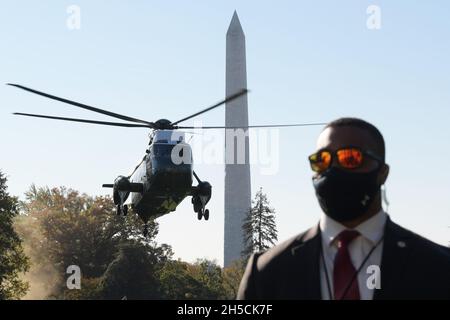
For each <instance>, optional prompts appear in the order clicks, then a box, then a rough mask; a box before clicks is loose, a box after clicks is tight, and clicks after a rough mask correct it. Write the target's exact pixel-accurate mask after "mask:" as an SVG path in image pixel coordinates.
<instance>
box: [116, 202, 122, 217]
mask: <svg viewBox="0 0 450 320" xmlns="http://www.w3.org/2000/svg"><path fill="white" fill-rule="evenodd" d="M116 213H117V215H118V216H120V214H121V213H122V209H121V208H120V204H118V205H117V207H116Z"/></svg>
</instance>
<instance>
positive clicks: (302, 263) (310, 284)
mask: <svg viewBox="0 0 450 320" xmlns="http://www.w3.org/2000/svg"><path fill="white" fill-rule="evenodd" d="M297 241H298V242H299V244H298V245H296V246H294V247H292V249H291V253H292V255H293V257H294V261H295V265H296V268H295V272H294V274H293V275H294V279H292V281H293V282H294V283H297V284H298V286H292V287H294V288H296V291H295V292H292V296H293V298H294V299H313V300H319V299H321V292H320V270H319V266H320V264H319V261H320V260H319V257H320V246H321V244H322V241H321V236H320V228H319V226H318V225H317V226H316V227H313V228H311V229H309V230H308V231H307V232H306V233H305V234H304V235H303V236H302V237H300V238H299V239H298V240H297Z"/></svg>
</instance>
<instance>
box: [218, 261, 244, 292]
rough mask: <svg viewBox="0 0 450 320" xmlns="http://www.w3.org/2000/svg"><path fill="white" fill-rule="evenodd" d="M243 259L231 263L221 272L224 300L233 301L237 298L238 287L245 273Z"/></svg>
mask: <svg viewBox="0 0 450 320" xmlns="http://www.w3.org/2000/svg"><path fill="white" fill-rule="evenodd" d="M245 262H246V261H245V259H239V260H235V261H233V262H232V263H231V264H230V265H229V266H228V267H225V268H223V270H222V282H223V290H224V299H227V300H234V299H236V297H237V294H238V290H239V285H240V283H241V280H242V276H243V275H244V271H245Z"/></svg>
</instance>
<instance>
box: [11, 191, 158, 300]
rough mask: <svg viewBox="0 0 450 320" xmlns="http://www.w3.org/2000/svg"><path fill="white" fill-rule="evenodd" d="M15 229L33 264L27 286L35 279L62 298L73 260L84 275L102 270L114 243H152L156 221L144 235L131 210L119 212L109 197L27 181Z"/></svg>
mask: <svg viewBox="0 0 450 320" xmlns="http://www.w3.org/2000/svg"><path fill="white" fill-rule="evenodd" d="M21 207H22V212H21V216H20V218H19V220H18V221H17V230H18V231H19V233H20V234H21V235H22V236H23V237H24V239H25V247H26V249H27V250H26V251H27V253H29V254H30V257H31V261H32V268H31V271H30V274H29V275H27V276H29V277H30V278H31V279H32V280H34V281H32V285H31V289H32V290H31V291H33V287H35V286H34V284H35V283H37V286H42V284H44V283H45V286H44V287H43V288H39V289H40V291H41V292H42V294H40V296H38V297H36V296H32V297H33V298H45V297H46V296H48V295H52V296H53V297H56V298H63V297H64V292H65V277H66V269H67V267H68V266H70V265H77V266H79V267H80V269H81V272H82V279H95V278H99V277H101V276H102V275H103V273H104V272H105V271H106V269H107V268H108V266H109V264H110V263H111V261H113V260H114V258H115V256H116V253H117V252H118V250H119V249H118V246H119V244H120V243H123V242H124V241H126V240H129V239H133V240H134V241H136V242H139V243H140V244H142V245H143V246H145V247H152V246H154V237H155V236H156V234H157V232H158V225H157V224H156V222H154V221H150V227H149V236H148V237H147V238H144V237H143V236H142V222H141V221H140V219H139V218H138V217H137V215H135V214H134V213H132V212H130V213H129V215H128V216H127V217H121V216H117V215H116V213H115V208H114V204H113V201H112V200H111V198H110V197H90V196H88V195H86V194H80V193H79V192H77V191H75V190H72V189H67V188H65V187H60V188H53V189H49V188H36V187H35V186H34V185H32V186H31V188H30V190H29V191H28V192H27V193H26V200H25V201H24V202H23V203H22V205H21Z"/></svg>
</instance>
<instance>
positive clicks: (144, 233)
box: [142, 223, 148, 238]
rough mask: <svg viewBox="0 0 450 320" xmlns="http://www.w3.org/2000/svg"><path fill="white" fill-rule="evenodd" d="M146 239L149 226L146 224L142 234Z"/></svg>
mask: <svg viewBox="0 0 450 320" xmlns="http://www.w3.org/2000/svg"><path fill="white" fill-rule="evenodd" d="M142 234H143V235H144V237H145V238H147V236H148V224H147V223H146V224H144V231H143V232H142Z"/></svg>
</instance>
